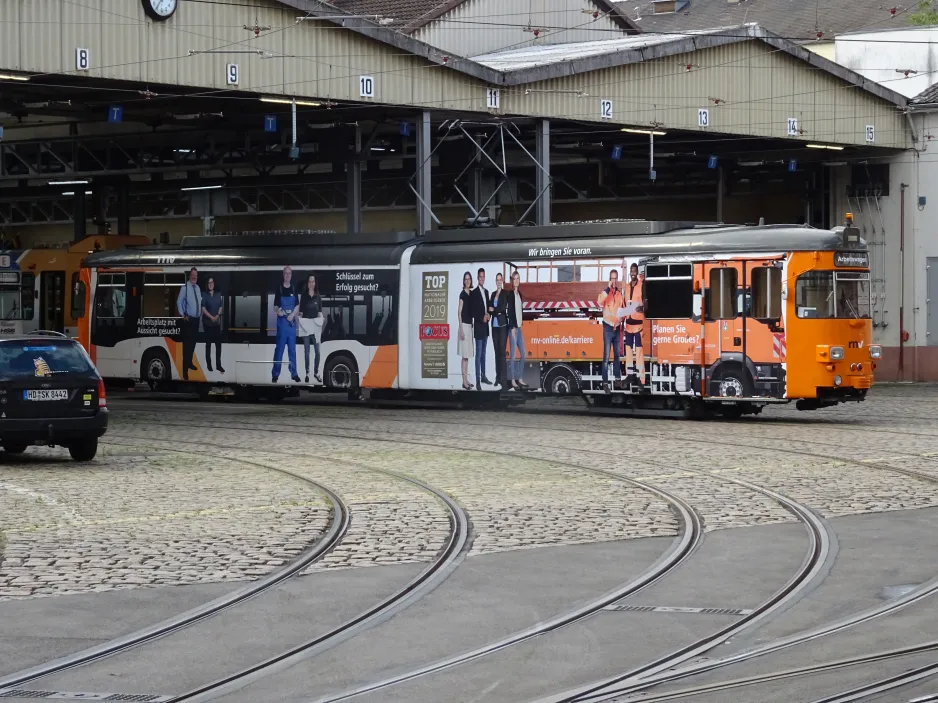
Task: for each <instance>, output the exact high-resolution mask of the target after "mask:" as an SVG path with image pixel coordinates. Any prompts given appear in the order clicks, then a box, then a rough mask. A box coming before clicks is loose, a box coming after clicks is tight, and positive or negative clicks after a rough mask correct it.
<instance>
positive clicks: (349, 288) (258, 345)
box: [81, 220, 881, 417]
mask: <svg viewBox="0 0 938 703" xmlns="http://www.w3.org/2000/svg"><path fill="white" fill-rule="evenodd" d="M85 267H86V268H84V269H83V270H82V273H81V280H82V281H84V283H85V285H86V286H87V287H88V289H89V290H90V291H91V293H92V295H91V296H89V298H88V300H89V305H88V312H87V315H86V318H85V320H83V321H82V324H81V339H82V342H83V343H84V344H85V345H86V346H87V348H88V350H89V352H90V353H91V354H92V358H94V359H95V362H96V363H97V365H98V368H99V369H100V371H101V373H102V374H103V375H104V376H105V377H107V378H111V379H121V380H123V381H125V382H134V381H140V380H143V381H146V382H149V383H150V385H151V386H153V387H160V388H172V387H174V386H179V387H185V388H188V389H189V390H195V391H197V392H203V393H206V394H207V393H208V392H209V391H210V390H213V389H215V390H219V391H224V392H227V391H231V392H234V393H240V394H242V395H247V396H250V395H251V394H260V395H265V396H282V395H287V394H296V393H298V392H300V391H304V392H307V391H308V392H318V391H335V390H346V389H347V390H349V391H350V392H352V393H353V394H356V395H357V394H359V393H360V392H361V391H362V390H365V391H367V392H368V393H369V394H370V395H371V396H372V397H376V398H377V397H379V396H380V397H381V398H398V397H399V398H417V397H418V396H423V397H427V396H434V395H436V396H437V397H445V398H450V399H452V398H453V396H454V394H455V396H457V397H459V398H461V399H465V400H466V401H467V402H470V401H471V398H472V397H475V398H476V399H480V398H489V399H492V398H501V399H502V400H509V399H510V400H511V401H512V402H513V401H514V400H516V399H518V398H519V397H520V398H522V399H524V400H528V399H531V398H533V397H536V396H537V395H539V394H579V395H582V396H583V397H584V398H585V399H586V400H587V402H588V403H589V404H590V405H591V406H614V407H616V408H618V409H619V410H621V411H622V412H625V413H631V414H657V415H661V414H664V415H680V416H690V415H706V414H711V415H723V416H730V417H734V416H739V415H742V414H747V413H748V414H755V413H758V412H760V411H761V410H762V408H764V407H765V406H767V405H769V404H772V403H786V402H789V401H792V400H795V401H797V403H798V407H799V408H801V409H815V408H821V407H824V406H829V405H834V404H837V403H841V402H846V401H858V400H863V399H864V398H865V396H866V393H867V391H868V390H869V388H870V386H871V384H872V381H873V372H874V369H875V365H876V361H877V359H879V358H880V356H881V350H880V348H879V347H878V346H876V345H873V344H871V341H872V324H871V318H870V310H871V304H870V272H869V253H868V250H867V247H866V244H865V243H864V242H863V241H862V240H861V239H860V237H859V232H858V230H857V229H856V228H855V227H853V226H852V224H851V223H849V222H848V224H847V226H845V227H838V228H835V229H833V230H819V229H814V228H811V227H805V226H798V225H773V226H725V225H695V224H693V223H677V222H650V221H642V220H625V221H608V222H594V223H565V224H557V225H549V226H544V227H489V228H472V229H448V230H439V231H432V232H429V233H427V235H425V236H423V237H419V238H418V237H416V236H414V235H413V234H412V233H406V232H402V233H393V234H386V235H381V234H367V235H365V234H361V235H325V234H314V233H308V234H304V233H285V234H279V235H278V234H269V235H260V234H252V235H246V236H215V237H192V238H186V239H184V240H183V242H182V244H181V245H180V246H178V247H165V246H159V247H135V248H133V249H129V250H125V251H108V252H101V253H96V254H93V255H91V256H89V257H88V258H87V260H86V263H85ZM613 271H615V274H613ZM466 274H469V277H470V279H471V280H472V281H473V282H474V284H475V283H476V282H479V281H481V282H482V283H481V284H480V285H481V287H482V291H481V293H482V295H483V296H484V299H485V300H489V301H491V300H492V299H493V294H494V293H495V291H496V286H497V285H498V284H499V282H502V281H504V282H505V283H506V288H505V290H503V291H502V292H501V293H500V294H501V295H507V296H510V300H509V301H508V303H507V309H509V310H510V311H511V312H510V314H509V315H508V318H507V319H508V320H509V322H508V324H509V327H510V328H509V329H508V330H507V334H505V331H504V330H499V334H497V335H496V334H494V333H493V332H492V329H491V326H492V324H493V322H491V321H490V320H485V319H482V318H480V320H478V321H474V322H475V323H476V324H475V325H474V328H473V329H474V334H475V335H477V339H479V337H478V335H479V334H480V333H481V331H482V330H485V329H488V330H489V335H488V336H487V337H486V336H485V335H482V339H483V342H478V343H476V344H473V345H458V344H457V341H458V339H459V329H460V326H459V325H460V320H459V319H458V309H459V305H458V301H459V296H460V292H461V282H462V281H463V280H464V277H465V276H466ZM513 274H518V276H519V277H520V283H519V284H518V290H517V291H513V290H511V291H510V290H507V288H508V284H509V282H511V281H512V275H513ZM515 280H517V279H515ZM610 286H617V287H618V289H619V292H621V295H614V296H613V300H615V301H616V302H615V305H613V306H609V305H607V306H606V308H607V309H606V311H605V312H606V321H607V322H606V323H604V322H603V317H602V314H603V311H602V310H601V308H600V305H599V303H598V300H599V299H600V297H601V294H602V293H603V292H604V291H605V290H606V288H608V287H610ZM473 297H474V298H476V297H478V293H476V291H473ZM602 299H603V300H608V294H606V295H602ZM619 301H621V302H619ZM203 303H205V304H204V305H203ZM502 304H503V305H504V304H505V303H502ZM519 305H520V307H521V310H522V315H521V319H520V321H519V320H518V318H517V315H516V314H515V311H516V310H517V309H518V306H519ZM618 305H621V308H618V309H615V310H613V309H610V308H611V307H615V306H618ZM479 308H480V310H484V309H485V308H484V306H479ZM473 314H474V313H473ZM504 319H505V318H503V323H504ZM617 319H618V320H620V321H621V322H620V323H619V324H618V325H615V322H616V320H617ZM519 322H520V327H519ZM603 324H609V325H610V326H611V327H612V328H614V329H615V334H612V333H611V332H609V331H607V339H610V340H613V339H614V341H611V344H613V345H615V347H618V349H617V351H618V352H620V353H619V354H618V355H611V357H610V358H611V359H612V360H611V361H610V363H611V364H612V365H613V368H607V369H606V370H607V374H606V377H607V378H608V383H607V382H604V380H603V373H602V371H603V369H602V358H603V327H602V325H603ZM495 339H499V340H505V339H507V340H508V341H507V343H506V344H507V347H508V348H504V349H496V348H495V342H494V340H495ZM509 353H510V354H511V357H513V358H512V359H510V360H509V361H508V363H507V364H506V365H505V366H504V367H502V366H500V365H496V363H495V360H496V355H506V356H507V355H508V354H509ZM462 354H467V355H469V356H466V357H463V356H461V355H462ZM477 354H481V355H482V356H481V358H475V359H474V360H473V363H469V364H465V363H463V362H464V360H466V359H473V357H475V356H476V355H477ZM616 356H618V357H620V358H621V360H620V361H619V362H618V363H619V364H620V366H619V368H618V369H616V368H614V365H615V364H616V363H617V362H616V361H615V360H614V359H615V357H616ZM476 362H478V366H476ZM462 368H469V369H473V370H474V369H476V368H478V375H479V378H478V379H475V378H469V379H464V377H463V373H462V370H461V369H462ZM502 369H504V370H505V373H506V378H503V379H499V380H501V381H502V382H503V383H502V386H501V387H500V386H496V385H494V384H493V383H490V382H489V380H490V379H491V378H496V374H497V373H500V372H501V370H502ZM616 371H618V372H619V373H616ZM470 373H471V375H475V374H474V373H472V372H470ZM619 378H620V379H621V380H619V381H617V379H619ZM465 380H468V381H469V382H470V383H469V384H466V383H465ZM466 385H472V386H473V387H474V388H478V389H479V390H472V391H467V390H466ZM494 391H497V392H500V395H494V396H493V395H492V394H491V392H494Z"/></svg>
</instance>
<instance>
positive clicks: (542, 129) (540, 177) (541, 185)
mask: <svg viewBox="0 0 938 703" xmlns="http://www.w3.org/2000/svg"><path fill="white" fill-rule="evenodd" d="M534 157H535V159H536V160H537V163H538V168H536V169H535V170H536V173H537V178H536V182H537V185H536V188H537V194H538V195H537V197H538V200H537V205H536V206H535V208H534V221H535V222H537V224H539V225H549V224H550V196H551V193H550V122H549V121H548V120H540V121H539V122H538V123H537V139H536V141H535V152H534Z"/></svg>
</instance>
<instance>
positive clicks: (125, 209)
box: [117, 183, 131, 234]
mask: <svg viewBox="0 0 938 703" xmlns="http://www.w3.org/2000/svg"><path fill="white" fill-rule="evenodd" d="M130 233H131V232H130V184H129V183H122V184H121V185H120V187H119V188H118V189H117V234H130Z"/></svg>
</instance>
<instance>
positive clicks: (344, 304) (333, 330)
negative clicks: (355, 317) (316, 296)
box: [322, 296, 351, 342]
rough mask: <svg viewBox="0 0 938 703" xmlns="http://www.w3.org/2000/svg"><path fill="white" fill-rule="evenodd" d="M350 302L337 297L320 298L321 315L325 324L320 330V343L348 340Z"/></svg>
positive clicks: (344, 298) (347, 299)
mask: <svg viewBox="0 0 938 703" xmlns="http://www.w3.org/2000/svg"><path fill="white" fill-rule="evenodd" d="M350 312H351V301H350V300H349V298H347V297H344V296H339V297H335V298H330V297H326V296H323V298H322V314H323V317H325V319H326V324H325V325H324V326H323V328H322V341H324V342H329V341H332V340H335V339H348V336H349V314H350Z"/></svg>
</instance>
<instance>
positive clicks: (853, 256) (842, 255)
mask: <svg viewBox="0 0 938 703" xmlns="http://www.w3.org/2000/svg"><path fill="white" fill-rule="evenodd" d="M834 266H838V267H849V268H869V267H870V255H869V253H868V252H865V251H837V252H834Z"/></svg>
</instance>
